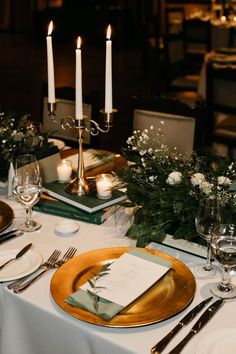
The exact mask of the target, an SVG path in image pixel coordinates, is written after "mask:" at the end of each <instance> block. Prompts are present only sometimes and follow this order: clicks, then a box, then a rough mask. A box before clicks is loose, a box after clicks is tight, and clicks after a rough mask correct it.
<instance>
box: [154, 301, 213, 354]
mask: <svg viewBox="0 0 236 354" xmlns="http://www.w3.org/2000/svg"><path fill="white" fill-rule="evenodd" d="M212 299H213V296H211V297H208V298H207V299H205V300H203V301H202V302H200V303H199V304H198V305H197V306H195V307H194V308H193V309H192V310H191V311H190V312H188V313H187V315H186V316H184V317H183V318H182V319H181V320H180V321H179V323H178V324H177V325H176V326H175V327H174V328H173V329H172V330H171V331H170V332H169V333H168V334H167V335H166V336H165V337H164V338H162V339H161V340H160V341H159V342H158V343H157V344H156V345H154V346H153V347H152V349H151V353H152V354H159V353H161V352H162V351H163V350H164V349H165V347H166V346H167V344H168V343H169V342H170V340H171V339H172V338H173V337H174V336H175V335H176V334H177V333H178V332H179V331H180V330H181V329H182V328H183V327H184V326H186V325H187V324H189V322H191V321H192V320H193V319H194V317H195V316H196V315H197V314H198V313H199V312H200V311H201V310H202V309H203V307H204V306H206V304H208V302H210V301H211V300H212Z"/></svg>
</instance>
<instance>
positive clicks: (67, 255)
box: [53, 247, 77, 268]
mask: <svg viewBox="0 0 236 354" xmlns="http://www.w3.org/2000/svg"><path fill="white" fill-rule="evenodd" d="M76 251H77V248H74V247H69V248H68V250H67V251H66V253H65V254H64V256H63V257H62V258H61V259H59V260H58V261H57V262H56V263H55V264H54V266H53V268H59V267H61V266H62V265H63V264H64V263H66V262H67V261H68V260H69V259H71V258H73V257H74V255H75V253H76Z"/></svg>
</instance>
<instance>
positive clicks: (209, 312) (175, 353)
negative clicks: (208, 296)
mask: <svg viewBox="0 0 236 354" xmlns="http://www.w3.org/2000/svg"><path fill="white" fill-rule="evenodd" d="M223 303H224V300H223V299H219V300H217V301H215V302H214V303H213V304H212V305H210V306H209V307H208V308H207V309H206V311H204V312H203V314H202V315H201V317H200V318H199V319H198V320H197V322H196V323H195V324H194V326H193V327H192V328H191V330H190V332H189V333H188V334H187V335H186V337H184V339H183V340H182V341H181V342H180V343H179V344H178V345H177V346H176V347H175V348H174V349H172V350H171V351H170V352H169V354H179V353H180V352H181V350H182V349H183V347H184V346H185V345H186V344H187V343H188V341H189V340H190V339H191V338H192V337H193V336H194V335H195V334H196V333H198V332H199V331H200V330H201V329H202V328H203V327H204V326H205V325H206V324H207V322H208V321H209V320H210V319H211V318H212V317H213V316H214V314H215V313H216V312H217V311H218V310H219V308H220V307H221V306H222V305H223Z"/></svg>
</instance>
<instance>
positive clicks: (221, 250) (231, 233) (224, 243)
mask: <svg viewBox="0 0 236 354" xmlns="http://www.w3.org/2000/svg"><path fill="white" fill-rule="evenodd" d="M211 247H212V254H213V256H214V258H215V259H216V260H217V261H218V262H219V263H220V264H221V265H222V266H223V277H222V281H221V282H220V283H215V284H213V286H212V287H211V292H212V293H213V294H214V295H215V296H218V297H221V298H224V299H232V298H234V297H236V287H235V286H234V285H232V283H231V276H230V271H231V269H232V267H234V266H236V225H234V224H221V225H218V226H216V227H215V229H214V232H213V235H212V239H211Z"/></svg>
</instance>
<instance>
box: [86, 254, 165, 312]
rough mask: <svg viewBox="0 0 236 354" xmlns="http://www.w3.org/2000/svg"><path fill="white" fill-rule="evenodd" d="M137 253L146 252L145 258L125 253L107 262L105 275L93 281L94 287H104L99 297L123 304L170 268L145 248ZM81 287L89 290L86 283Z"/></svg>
mask: <svg viewBox="0 0 236 354" xmlns="http://www.w3.org/2000/svg"><path fill="white" fill-rule="evenodd" d="M139 253H140V254H144V255H145V254H146V257H145V258H148V259H144V258H142V256H141V257H139V256H138V253H137V251H136V253H135V254H137V255H134V254H131V253H124V254H123V255H122V256H121V257H120V258H118V260H116V261H115V262H113V263H112V264H111V265H110V267H109V269H110V270H109V271H108V274H107V275H105V276H103V277H101V278H100V279H99V280H98V281H97V282H96V286H99V287H104V288H103V289H99V293H98V296H99V297H102V298H104V299H106V300H109V301H111V302H113V303H116V304H119V305H121V306H123V307H125V306H127V305H129V304H130V303H131V302H132V301H134V300H135V299H136V298H138V297H139V296H140V295H142V294H143V293H144V292H145V291H146V290H148V289H149V288H150V287H151V286H152V285H153V284H154V283H155V282H157V281H158V280H159V279H160V278H161V277H162V276H163V275H164V274H165V273H166V272H167V271H168V270H169V269H170V268H171V265H172V263H171V262H170V261H168V260H166V259H163V258H160V257H158V256H155V255H152V254H147V252H144V251H140V252H139ZM153 257H154V258H153ZM149 258H150V260H149ZM80 289H82V290H85V291H86V290H87V289H88V290H90V291H92V288H91V286H90V285H89V283H88V282H87V283H85V284H83V285H82V286H81V287H80Z"/></svg>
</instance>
